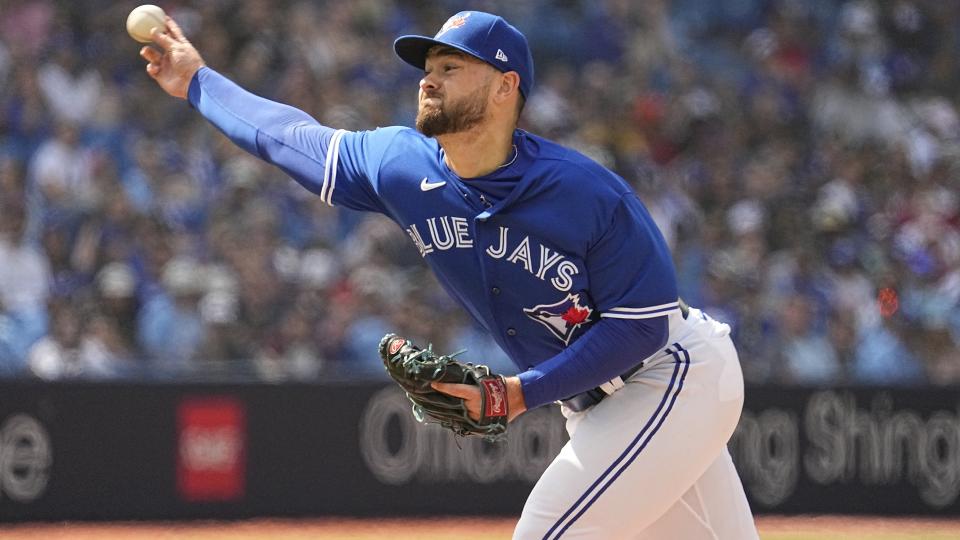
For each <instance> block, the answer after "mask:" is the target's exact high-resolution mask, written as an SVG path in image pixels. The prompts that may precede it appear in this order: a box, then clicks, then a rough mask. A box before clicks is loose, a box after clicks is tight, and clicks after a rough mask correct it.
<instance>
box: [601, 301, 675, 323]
mask: <svg viewBox="0 0 960 540" xmlns="http://www.w3.org/2000/svg"><path fill="white" fill-rule="evenodd" d="M679 308H680V303H679V302H670V303H669V304H660V305H659V306H649V307H645V308H628V307H614V308H610V309H609V310H607V311H606V312H604V313H601V314H600V316H601V317H608V318H611V319H649V318H652V317H660V316H662V315H668V314H670V312H672V311H674V310H676V309H679Z"/></svg>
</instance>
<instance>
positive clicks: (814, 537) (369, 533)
mask: <svg viewBox="0 0 960 540" xmlns="http://www.w3.org/2000/svg"><path fill="white" fill-rule="evenodd" d="M514 522H515V520H514V519H513V518H489V519H488V518H477V519H453V518H450V519H435V520H396V519H386V520H359V519H315V520H251V521H238V522H189V523H108V524H98V523H61V524H25V525H6V526H4V525H0V539H2V540H41V539H42V540H147V539H177V540H181V539H186V540H262V539H270V540H307V539H310V540H387V539H389V540H494V539H508V538H510V533H511V532H512V530H513V525H514ZM757 525H758V528H759V529H760V535H761V538H763V539H764V540H948V539H953V540H957V539H960V519H955V520H940V519H923V518H877V517H849V516H796V517H793V516H791V517H783V516H764V517H760V518H758V519H757ZM671 540H672V539H671Z"/></svg>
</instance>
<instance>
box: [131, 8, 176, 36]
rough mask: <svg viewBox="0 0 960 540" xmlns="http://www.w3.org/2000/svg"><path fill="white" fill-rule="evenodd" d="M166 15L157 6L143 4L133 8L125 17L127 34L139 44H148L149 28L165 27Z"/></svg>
mask: <svg viewBox="0 0 960 540" xmlns="http://www.w3.org/2000/svg"><path fill="white" fill-rule="evenodd" d="M165 17H166V13H164V12H163V10H162V9H160V8H159V7H158V6H155V5H153V4H144V5H142V6H138V7H135V8H133V11H131V12H130V15H127V33H128V34H130V37H132V38H133V39H135V40H137V41H139V42H140V43H150V42H151V41H153V40H152V39H151V38H150V29H151V28H160V29H161V30H163V29H164V28H165V27H166V19H165Z"/></svg>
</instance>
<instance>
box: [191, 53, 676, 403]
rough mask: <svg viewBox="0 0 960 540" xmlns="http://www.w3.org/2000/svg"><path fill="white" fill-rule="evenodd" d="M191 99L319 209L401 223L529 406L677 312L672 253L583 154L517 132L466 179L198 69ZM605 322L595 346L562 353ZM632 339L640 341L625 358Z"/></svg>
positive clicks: (613, 359)
mask: <svg viewBox="0 0 960 540" xmlns="http://www.w3.org/2000/svg"><path fill="white" fill-rule="evenodd" d="M189 99H190V102H191V103H192V104H193V105H194V106H195V107H196V108H197V109H198V110H199V111H200V112H201V113H203V114H204V116H206V117H207V118H208V119H209V120H211V121H212V122H213V123H214V125H216V126H217V127H218V128H220V129H221V130H223V131H224V132H225V133H226V134H227V135H228V136H230V137H231V138H232V139H233V140H234V141H235V142H237V143H238V144H240V145H241V146H242V147H244V148H246V149H247V150H249V151H251V152H253V153H254V154H256V155H258V156H259V157H261V158H263V159H266V160H267V161H270V162H272V163H275V164H276V165H278V166H280V167H281V168H283V169H284V170H285V171H286V172H287V173H288V174H290V175H291V176H292V177H293V178H295V179H296V180H297V181H299V182H300V183H301V184H303V185H304V186H305V187H307V188H308V189H310V190H312V191H314V192H315V193H317V194H318V195H319V196H320V197H321V198H322V199H323V200H324V201H325V202H326V203H328V204H331V205H334V206H343V207H347V208H352V209H357V210H365V211H373V212H379V213H382V214H384V215H386V216H388V217H389V218H390V219H392V220H393V221H395V222H396V223H397V224H398V225H399V226H400V227H402V228H403V229H404V230H405V231H406V233H407V236H408V237H409V238H410V241H411V244H412V245H413V246H414V247H415V248H416V249H417V250H419V252H420V254H421V255H422V256H423V257H424V259H425V261H426V262H427V264H428V265H429V266H430V267H431V269H432V270H433V271H434V272H435V274H436V276H437V277H438V279H439V281H440V283H441V284H442V285H443V287H444V288H445V289H446V291H447V292H448V293H449V294H450V295H451V296H452V297H453V298H455V299H456V300H457V301H458V302H459V303H460V304H461V305H462V306H463V307H464V309H466V310H467V311H468V312H469V313H470V314H471V315H472V316H473V318H474V319H476V320H477V321H478V322H479V323H480V324H481V325H482V326H483V327H484V328H486V329H487V330H488V331H489V332H490V333H491V334H492V335H493V337H494V338H495V339H496V341H497V343H498V344H499V345H500V346H501V347H502V348H503V350H504V351H505V352H506V353H507V354H508V355H509V357H510V358H511V359H512V360H513V361H514V363H515V364H516V365H517V367H518V369H519V370H520V371H523V372H525V373H524V374H521V381H522V382H523V384H524V394H525V399H526V400H527V404H528V406H530V407H533V406H536V405H539V404H541V403H542V402H546V401H552V400H555V399H561V398H564V397H567V396H569V395H570V394H572V393H574V392H575V391H582V390H585V389H587V388H591V387H594V386H596V385H597V384H599V383H601V382H604V381H606V380H609V379H611V378H613V377H615V376H616V375H619V374H620V373H622V372H623V371H625V370H626V369H627V368H629V367H630V366H632V365H634V364H636V363H639V361H641V360H643V358H644V357H646V356H648V355H649V354H652V353H653V352H655V350H656V349H657V348H659V347H660V346H662V344H663V343H662V342H663V340H665V339H666V324H665V321H666V318H665V315H669V314H670V313H672V312H675V311H677V310H678V309H679V307H678V299H677V287H676V280H675V276H674V269H673V265H672V262H671V258H670V253H669V250H668V249H667V247H666V244H665V242H664V240H663V238H662V236H661V234H660V232H659V231H658V229H657V227H656V225H655V224H654V222H653V220H652V219H651V217H650V215H649V213H648V212H647V210H646V209H645V208H644V206H643V204H642V203H641V201H640V200H639V199H638V197H637V196H636V194H635V193H634V192H633V191H632V190H631V189H630V187H629V186H628V185H627V184H626V183H625V182H624V181H623V180H622V179H621V178H620V177H619V176H617V175H616V174H614V173H612V172H610V171H609V170H607V169H606V168H604V167H602V166H600V165H599V164H597V163H596V162H594V161H592V160H590V159H588V158H587V157H585V156H583V155H582V154H579V153H577V152H575V151H573V150H570V149H567V148H564V147H562V146H560V145H558V144H556V143H553V142H551V141H548V140H546V139H543V138H540V137H537V136H534V135H532V134H530V133H527V132H524V131H522V130H517V131H516V132H515V133H514V137H513V142H514V150H513V155H512V157H511V158H510V160H509V161H508V162H507V163H506V164H505V165H503V166H502V167H500V168H499V169H497V170H496V171H494V172H493V173H492V174H490V175H487V176H484V177H481V178H471V179H463V178H460V177H458V176H457V175H456V174H455V173H454V172H453V171H452V170H450V169H449V167H447V165H446V163H445V161H444V155H443V149H442V148H441V147H440V145H439V144H438V142H437V141H436V140H435V139H433V138H428V137H425V136H423V135H422V134H420V133H418V132H417V131H415V130H413V129H410V128H404V127H389V128H382V129H376V130H373V131H363V132H347V131H343V130H339V131H334V130H332V129H330V128H326V127H324V126H320V125H319V124H317V123H316V122H315V121H314V120H312V119H311V118H309V117H308V116H307V115H305V114H304V113H302V112H300V111H297V110H295V109H292V108H289V107H286V106H283V105H279V104H275V103H272V102H269V101H267V100H263V99H261V98H257V97H255V96H253V95H251V94H248V93H246V92H244V91H242V90H240V89H239V87H236V86H235V85H233V84H232V83H230V82H229V81H227V80H226V79H224V78H223V77H221V76H220V75H218V74H217V73H216V72H214V71H212V70H210V69H208V68H203V69H201V70H200V72H198V74H197V76H196V77H195V78H194V81H193V83H192V84H191V87H190V94H189ZM654 321H656V324H653V325H651V324H644V323H645V322H646V323H652V322H654ZM604 323H606V325H607V328H606V329H605V330H604V332H606V334H604V335H603V339H600V338H599V337H598V338H597V339H596V341H597V342H596V343H593V344H592V345H591V346H590V347H589V348H588V347H587V346H586V345H584V346H583V347H581V350H580V351H578V352H577V353H576V354H574V353H573V352H570V348H571V347H573V346H574V345H575V344H576V343H577V342H578V340H580V339H581V338H582V337H583V336H585V335H587V334H590V333H592V332H593V331H594V327H599V326H603V325H604ZM617 325H619V326H617ZM598 336H599V334H598ZM631 339H633V340H634V341H637V340H639V341H637V342H638V343H640V344H642V346H641V345H638V346H637V347H638V349H636V350H629V349H630V343H631ZM607 341H612V342H615V343H609V344H608V343H605V342H607ZM625 349H628V350H625ZM565 351H567V352H566V354H564V353H565ZM594 357H597V358H596V359H594V360H591V361H586V364H587V365H577V364H578V362H579V363H584V362H585V360H586V359H592V358H594ZM474 360H475V361H482V359H474ZM545 370H547V371H550V372H555V373H556V375H555V376H554V378H553V379H551V378H550V377H545V373H546V371H545ZM574 378H575V379H577V380H571V379H574ZM544 379H546V380H544ZM538 385H540V386H538Z"/></svg>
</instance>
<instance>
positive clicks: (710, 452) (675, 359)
mask: <svg viewBox="0 0 960 540" xmlns="http://www.w3.org/2000/svg"><path fill="white" fill-rule="evenodd" d="M670 317H671V320H670V339H669V340H668V347H667V349H666V350H665V351H662V352H661V353H660V354H658V355H655V356H654V357H652V358H650V359H648V360H647V362H646V364H645V366H644V367H643V368H641V369H640V370H639V371H638V372H637V373H635V374H634V375H633V376H632V377H630V379H629V380H628V381H626V384H624V385H623V387H622V388H620V389H619V390H617V391H616V392H614V393H613V394H612V395H609V396H607V397H606V399H604V400H603V401H601V402H600V403H598V404H596V405H594V406H593V407H591V408H589V409H587V410H585V411H583V412H579V413H573V412H571V411H569V410H567V409H566V408H563V413H564V416H566V417H567V432H568V433H569V434H570V441H569V442H568V443H567V444H566V445H565V446H564V447H563V449H562V450H561V451H560V454H559V455H558V456H557V458H556V459H555V460H554V461H553V462H552V463H551V464H550V466H549V467H548V468H547V470H546V471H545V472H544V474H543V476H542V477H541V478H540V480H539V481H538V482H537V484H536V485H535V486H534V488H533V491H532V492H531V494H530V497H529V498H528V499H527V503H526V505H525V506H524V509H523V514H522V515H521V517H520V521H519V523H518V524H517V528H516V530H515V532H514V535H513V538H514V540H557V539H571V540H572V539H595V540H617V539H643V540H701V539H702V540H755V539H757V538H758V536H757V531H756V527H755V525H754V522H753V516H752V515H751V513H750V508H749V506H748V504H747V500H746V496H745V495H744V492H743V486H742V484H741V483H740V478H739V476H738V475H737V472H736V469H735V468H734V466H733V462H732V461H731V459H730V454H729V453H728V452H727V448H726V444H727V440H729V438H730V436H731V435H732V434H733V431H734V429H735V428H736V426H737V421H738V420H739V418H740V412H741V409H742V407H743V374H742V373H741V371H740V362H739V359H738V357H737V352H736V349H735V348H734V346H733V342H732V341H731V340H730V337H729V333H730V327H729V326H727V325H726V324H722V323H719V322H717V321H715V320H714V319H712V318H710V317H709V316H707V315H705V314H704V313H703V312H701V311H700V310H697V309H691V310H690V314H689V316H688V317H687V319H684V318H683V317H681V316H680V315H679V314H676V315H671V316H670Z"/></svg>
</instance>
